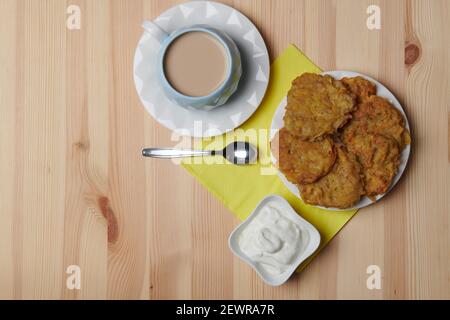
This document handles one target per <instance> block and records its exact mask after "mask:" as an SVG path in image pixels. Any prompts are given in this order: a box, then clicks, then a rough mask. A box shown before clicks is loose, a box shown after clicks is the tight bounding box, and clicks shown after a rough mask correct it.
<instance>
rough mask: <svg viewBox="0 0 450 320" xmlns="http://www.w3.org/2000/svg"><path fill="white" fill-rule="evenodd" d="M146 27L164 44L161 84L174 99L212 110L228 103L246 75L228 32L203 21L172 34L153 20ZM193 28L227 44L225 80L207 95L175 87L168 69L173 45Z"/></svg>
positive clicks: (168, 95) (159, 72) (182, 104)
mask: <svg viewBox="0 0 450 320" xmlns="http://www.w3.org/2000/svg"><path fill="white" fill-rule="evenodd" d="M142 27H143V28H144V29H145V30H146V31H147V32H149V33H150V34H151V35H152V36H153V37H154V38H155V39H156V40H158V41H159V43H160V44H161V47H160V49H159V54H158V61H157V71H158V77H159V82H160V84H161V87H162V89H163V90H164V92H165V94H166V96H167V97H168V98H169V99H170V100H172V101H174V102H175V103H176V104H178V105H180V106H182V107H185V108H189V109H195V110H211V109H213V108H215V107H218V106H221V105H223V104H224V103H225V102H227V100H228V98H230V97H231V95H232V94H233V93H234V92H235V91H236V89H237V87H238V84H239V79H240V78H241V74H242V65H241V56H240V54H239V50H238V48H237V46H236V44H235V43H234V41H233V40H232V39H231V38H230V37H229V36H228V35H227V34H226V33H224V32H222V31H220V30H217V29H215V28H212V27H210V26H208V25H203V24H197V25H192V26H188V27H183V28H179V29H177V30H175V31H173V32H172V33H170V34H168V33H166V32H165V31H164V30H162V29H161V28H160V27H159V26H158V25H156V24H155V23H153V22H150V21H144V22H143V24H142ZM193 31H196V32H199V31H200V32H206V33H208V34H210V35H212V36H213V37H215V38H216V39H217V40H218V41H219V42H220V43H221V44H222V45H223V47H224V49H225V53H226V56H227V60H228V61H227V66H228V69H227V73H226V76H225V79H224V81H223V82H222V84H221V85H220V86H219V88H217V89H216V90H215V91H213V92H211V93H210V94H208V95H207V96H200V97H193V96H187V95H184V94H182V93H181V92H179V91H177V90H175V89H174V88H173V86H172V85H171V84H170V82H169V81H168V80H167V77H166V75H165V72H164V57H165V54H166V51H167V49H168V48H169V46H170V44H171V43H172V42H173V41H174V40H175V39H177V38H178V37H179V36H181V35H183V34H185V33H188V32H193Z"/></svg>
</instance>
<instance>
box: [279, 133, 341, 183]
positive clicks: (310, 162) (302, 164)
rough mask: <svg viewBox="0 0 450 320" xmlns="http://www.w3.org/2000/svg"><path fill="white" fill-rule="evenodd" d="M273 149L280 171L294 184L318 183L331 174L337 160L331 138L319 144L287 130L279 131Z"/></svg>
mask: <svg viewBox="0 0 450 320" xmlns="http://www.w3.org/2000/svg"><path fill="white" fill-rule="evenodd" d="M277 140H278V141H277ZM277 148H278V150H277ZM271 149H272V153H273V154H274V155H276V157H277V159H278V167H279V169H280V171H281V172H282V173H283V174H284V176H285V177H286V179H288V180H289V181H290V182H292V183H294V184H305V183H312V182H314V181H316V180H317V179H319V178H321V177H323V176H324V175H326V174H327V173H328V172H330V170H331V168H332V167H333V164H334V162H335V160H336V151H335V148H334V143H333V141H332V140H331V139H330V138H325V139H323V140H322V141H317V142H310V141H303V140H300V139H299V138H298V137H295V136H293V135H292V134H291V133H290V132H289V131H288V130H286V128H282V129H281V130H280V131H278V133H277V135H276V136H275V137H274V139H273V140H272V142H271Z"/></svg>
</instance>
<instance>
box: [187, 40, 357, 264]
mask: <svg viewBox="0 0 450 320" xmlns="http://www.w3.org/2000/svg"><path fill="white" fill-rule="evenodd" d="M320 71H321V70H320V69H319V68H318V67H317V66H316V65H314V64H313V63H312V62H311V61H310V60H309V59H308V58H307V57H306V56H305V55H304V54H303V53H302V52H301V51H299V50H298V49H297V48H296V47H294V46H293V45H290V46H289V47H288V48H287V49H286V50H285V51H284V52H283V53H282V54H281V55H280V56H279V57H278V58H277V59H276V60H275V61H274V62H273V63H272V66H271V70H270V72H271V73H270V81H269V86H268V88H267V92H266V95H265V97H264V100H263V101H262V103H261V105H260V106H259V108H258V109H257V111H256V112H255V113H254V114H253V116H252V117H251V118H250V119H249V120H247V121H246V122H245V123H244V124H243V125H242V126H241V127H239V128H238V129H237V130H235V131H234V132H232V133H229V134H226V135H223V136H219V137H214V138H207V139H203V140H202V141H199V144H200V146H201V147H203V148H211V149H213V148H214V149H219V148H220V147H223V146H225V145H226V144H227V143H228V142H231V141H235V140H236V139H239V140H243V139H245V140H247V141H250V142H252V143H254V144H255V145H257V146H258V151H259V155H260V159H259V162H258V164H255V165H243V166H236V165H232V164H226V163H225V162H224V161H222V160H221V159H220V158H219V157H214V158H210V159H206V160H205V159H203V160H202V159H188V160H186V161H185V162H183V163H182V165H183V166H184V168H186V169H187V170H188V171H189V172H190V173H191V174H192V175H193V176H194V177H196V178H197V179H198V180H199V181H200V182H201V183H202V184H203V185H204V186H205V187H206V188H207V189H208V190H209V191H211V192H212V193H213V194H214V195H215V196H216V197H217V198H219V199H220V200H221V201H222V202H223V203H224V205H225V206H226V207H227V208H228V209H230V211H231V212H232V213H233V214H234V215H235V216H236V217H238V218H239V219H240V220H244V219H245V218H246V217H247V216H248V215H249V214H250V213H251V212H252V211H253V209H254V208H255V207H256V205H257V204H258V203H259V202H260V201H261V200H262V199H263V198H264V197H265V196H267V195H270V194H278V195H280V196H283V197H284V198H286V200H287V201H288V202H289V203H290V204H291V205H292V206H293V208H294V209H295V210H296V211H297V212H298V213H299V214H300V215H301V216H302V217H303V218H305V219H306V220H308V221H309V222H310V223H312V224H313V225H314V226H315V227H316V228H317V230H319V232H320V235H321V238H322V240H321V244H320V248H319V250H320V249H321V248H323V247H324V246H325V245H326V244H327V243H328V242H329V241H330V240H331V239H332V238H333V237H334V236H335V235H336V234H337V233H338V232H339V230H340V229H341V228H342V227H343V226H344V225H345V224H346V223H347V222H348V221H349V220H350V219H351V218H352V217H353V215H354V214H355V213H356V210H352V211H339V212H336V211H328V210H323V209H319V208H316V207H313V206H308V205H305V204H304V203H303V202H302V201H301V200H300V199H298V198H297V197H296V196H295V195H294V194H292V193H291V192H290V191H289V190H288V189H287V188H286V187H285V186H284V184H283V183H282V182H281V180H280V178H279V177H278V175H277V174H276V170H275V168H274V167H273V166H272V165H271V163H270V155H269V139H270V138H269V136H268V135H269V133H268V132H269V129H270V125H271V122H272V117H273V114H274V112H275V110H276V109H277V107H278V105H279V104H280V102H281V101H282V99H283V98H284V97H285V96H286V94H287V91H288V90H289V88H290V86H291V82H292V80H293V79H294V78H296V77H297V76H298V75H300V74H302V73H304V72H320ZM201 161H207V163H199V162H201ZM205 227H207V226H205ZM319 250H318V251H319ZM318 251H316V254H317V252H318ZM310 260H311V259H309V260H308V261H305V262H304V263H303V264H302V265H301V266H300V268H299V270H300V269H302V268H304V267H305V266H306V265H307V264H308V263H309V261H310Z"/></svg>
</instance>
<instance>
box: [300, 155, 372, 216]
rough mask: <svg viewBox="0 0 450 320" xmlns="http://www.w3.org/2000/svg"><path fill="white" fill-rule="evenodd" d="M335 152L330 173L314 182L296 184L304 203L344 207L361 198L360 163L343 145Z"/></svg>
mask: <svg viewBox="0 0 450 320" xmlns="http://www.w3.org/2000/svg"><path fill="white" fill-rule="evenodd" d="M337 154H338V156H337V159H336V162H335V164H334V166H333V168H332V169H331V171H330V173H328V174H327V175H326V176H324V177H322V178H321V179H319V180H318V181H316V182H314V183H310V184H305V185H299V186H298V188H299V191H300V194H301V196H302V199H303V201H304V202H305V203H308V204H311V205H319V206H323V207H335V208H341V209H345V208H350V207H352V206H353V205H355V204H356V203H357V202H358V201H359V200H360V199H361V196H362V195H363V194H364V185H363V182H362V179H361V175H362V173H361V166H360V164H359V163H358V161H357V160H356V157H355V155H354V154H353V153H351V152H348V151H346V150H345V148H344V147H338V148H337Z"/></svg>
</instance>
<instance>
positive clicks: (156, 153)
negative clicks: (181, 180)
mask: <svg viewBox="0 0 450 320" xmlns="http://www.w3.org/2000/svg"><path fill="white" fill-rule="evenodd" d="M211 154H213V152H211V151H208V150H188V149H170V148H145V149H142V155H143V156H144V157H152V158H163V159H167V158H184V157H197V156H208V155H211Z"/></svg>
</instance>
